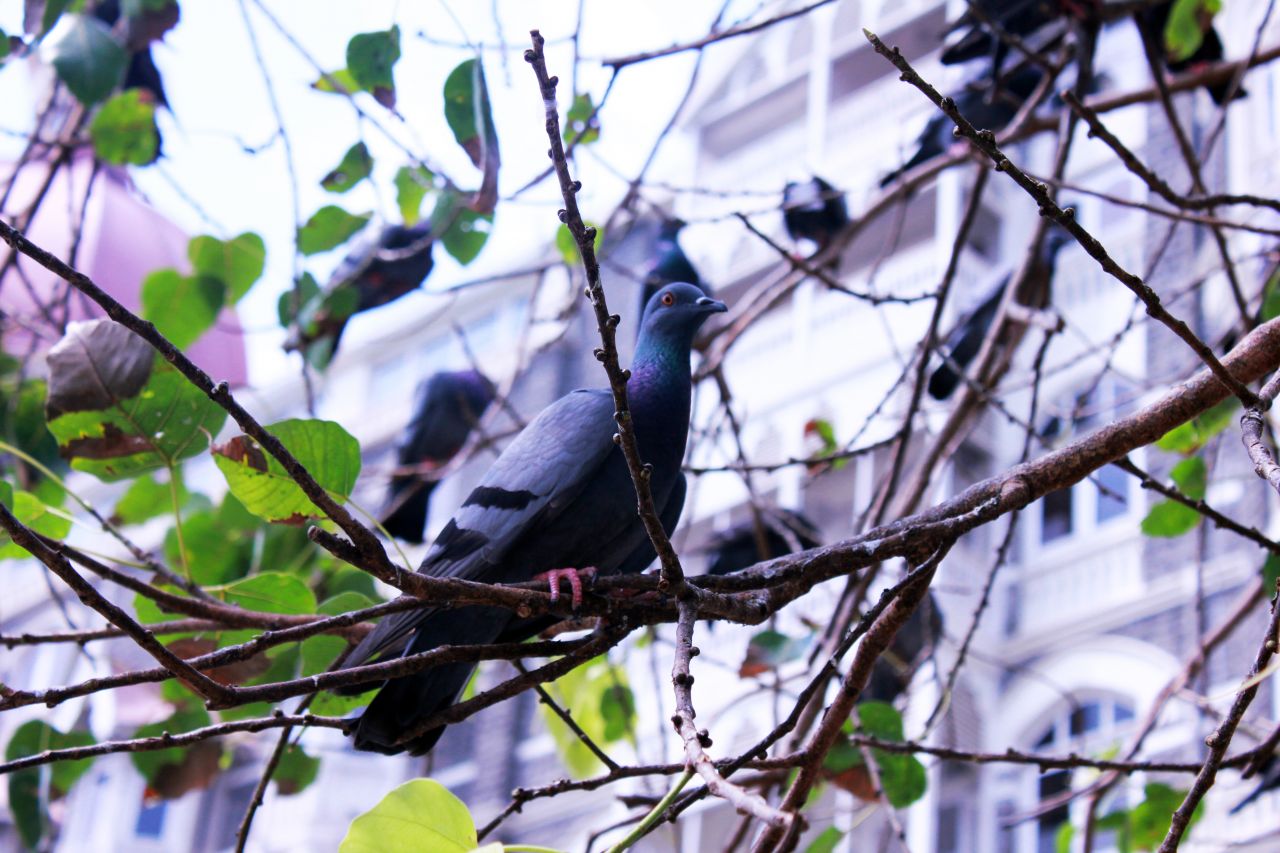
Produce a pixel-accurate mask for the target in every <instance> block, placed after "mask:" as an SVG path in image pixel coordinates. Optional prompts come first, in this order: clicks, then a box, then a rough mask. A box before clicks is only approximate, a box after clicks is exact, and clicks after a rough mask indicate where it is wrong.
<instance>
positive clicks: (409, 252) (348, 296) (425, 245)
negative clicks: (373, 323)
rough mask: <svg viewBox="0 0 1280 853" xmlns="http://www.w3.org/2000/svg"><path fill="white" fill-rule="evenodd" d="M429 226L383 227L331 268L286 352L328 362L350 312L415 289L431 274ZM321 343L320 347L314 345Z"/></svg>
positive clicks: (385, 302) (369, 306)
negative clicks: (320, 292) (310, 309)
mask: <svg viewBox="0 0 1280 853" xmlns="http://www.w3.org/2000/svg"><path fill="white" fill-rule="evenodd" d="M431 246H432V239H431V225H430V223H428V222H421V223H419V224H417V225H414V226H412V227H409V226H405V225H387V226H385V227H384V228H383V229H382V230H381V231H380V232H379V234H378V236H377V238H376V239H374V240H367V241H366V242H364V243H361V244H360V245H359V246H357V247H356V248H355V249H353V250H352V251H351V253H350V254H349V255H347V256H346V258H344V259H343V261H342V263H340V264H338V268H337V269H336V270H334V273H333V275H332V276H331V277H330V278H329V283H328V284H327V285H325V288H324V293H323V294H321V296H320V297H318V299H319V301H318V303H317V307H316V308H315V310H314V311H311V312H308V311H307V310H306V309H305V308H304V310H303V312H302V314H301V315H300V316H299V319H298V324H297V329H296V330H295V332H294V334H293V336H292V337H291V338H290V340H289V341H288V342H287V343H286V344H285V349H286V350H295V349H296V350H303V351H304V352H306V353H307V355H308V358H312V356H313V354H314V358H312V360H313V361H314V362H316V363H319V364H322V365H323V364H327V363H328V362H329V361H330V360H331V359H332V358H333V355H334V354H335V353H336V352H337V351H338V342H339V341H340V340H341V339H342V332H343V330H344V329H345V328H346V326H347V321H348V320H349V319H351V316H352V315H354V314H359V313H360V312H361V311H368V310H370V309H373V308H378V307H380V306H382V305H386V304H387V303H388V302H394V301H395V300H397V299H399V298H400V297H402V296H404V295H405V294H407V293H409V292H410V291H412V290H414V289H416V288H417V287H418V286H419V285H421V284H422V282H423V281H424V280H426V277H427V275H429V274H430V272H431V267H432V260H431ZM317 345H319V347H317Z"/></svg>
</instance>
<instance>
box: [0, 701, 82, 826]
mask: <svg viewBox="0 0 1280 853" xmlns="http://www.w3.org/2000/svg"><path fill="white" fill-rule="evenodd" d="M94 742H95V741H94V739H93V736H92V735H90V734H89V733H88V732H71V733H69V734H63V733H62V732H60V731H58V730H57V729H55V728H53V727H52V726H50V725H49V724H48V723H45V722H43V721H42V720H29V721H28V722H26V723H23V724H22V725H21V726H19V727H18V729H17V730H16V731H15V732H14V733H13V736H12V737H11V738H9V745H8V746H7V747H5V754H4V757H5V760H6V761H13V760H14V759H17V758H25V757H26V756H28V755H35V754H36V753H40V752H44V751H45V750H47V749H68V748H70V747H77V746H91V745H92V744H93V743H94ZM91 764H93V759H92V758H82V759H80V760H78V761H59V762H56V763H54V764H51V765H48V766H47V767H29V768H27V769H26V770H18V771H16V772H14V773H11V774H9V804H8V805H9V812H10V814H11V815H12V817H13V822H14V824H15V825H16V826H17V829H18V835H19V836H20V837H21V838H22V842H23V843H24V844H25V845H26V846H27V847H28V848H30V849H33V850H34V849H36V848H38V847H40V842H41V839H43V838H45V837H46V836H47V835H48V833H49V829H50V822H49V815H48V812H47V809H48V805H49V803H50V802H51V801H53V800H58V799H61V798H62V797H63V796H65V795H66V794H67V792H68V791H70V790H71V786H72V785H74V784H75V783H76V780H77V779H79V778H80V777H81V776H83V775H84V773H85V771H87V770H88V769H89V766H90V765H91Z"/></svg>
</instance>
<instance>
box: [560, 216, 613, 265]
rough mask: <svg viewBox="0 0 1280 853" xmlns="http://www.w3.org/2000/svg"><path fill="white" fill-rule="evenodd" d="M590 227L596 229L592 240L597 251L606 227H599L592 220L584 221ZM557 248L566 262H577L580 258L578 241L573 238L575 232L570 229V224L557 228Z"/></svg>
mask: <svg viewBox="0 0 1280 853" xmlns="http://www.w3.org/2000/svg"><path fill="white" fill-rule="evenodd" d="M583 224H584V225H586V226H587V227H588V228H595V229H596V236H595V239H594V240H592V241H591V243H592V248H593V249H595V250H596V252H599V251H600V243H601V242H603V240H604V229H602V228H597V227H596V226H595V224H594V223H592V222H587V221H584V222H583ZM556 249H558V250H559V252H560V257H562V258H564V262H565V263H566V264H570V265H572V264H576V263H578V260H579V258H580V255H579V254H578V241H577V240H575V239H574V238H573V233H572V232H570V231H569V226H568V225H561V226H560V227H559V228H557V229H556Z"/></svg>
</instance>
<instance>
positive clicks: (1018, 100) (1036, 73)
mask: <svg viewBox="0 0 1280 853" xmlns="http://www.w3.org/2000/svg"><path fill="white" fill-rule="evenodd" d="M1042 76H1043V73H1042V72H1041V71H1040V69H1039V68H1036V67H1034V66H1031V65H1024V66H1023V67H1022V68H1019V69H1018V70H1016V71H1014V72H1013V73H1011V74H1010V75H1009V76H1008V77H1007V78H1006V79H1005V81H1004V85H1003V86H1001V87H1000V90H999V92H998V93H992V92H990V91H989V89H990V86H989V85H982V86H980V87H979V88H975V87H974V84H972V83H971V84H969V85H967V86H965V88H964V89H962V90H961V91H960V92H959V93H958V94H956V95H954V96H953V98H954V100H955V104H956V109H958V110H959V111H960V114H961V115H963V116H964V117H965V118H966V119H968V120H969V123H970V124H972V125H973V126H974V127H976V128H977V129H978V130H990V131H1000V130H1003V129H1004V127H1005V125H1007V124H1008V123H1009V122H1011V121H1013V118H1014V116H1016V115H1017V114H1018V110H1020V109H1021V108H1022V105H1023V104H1024V103H1025V102H1026V100H1027V98H1029V97H1031V93H1032V92H1034V91H1035V90H1036V86H1038V85H1039V84H1040V79H1041V77H1042ZM954 131H955V123H954V122H952V121H951V119H950V118H949V117H948V116H947V115H946V113H942V112H938V113H934V114H933V115H932V116H931V117H930V118H929V121H928V123H926V124H925V126H924V130H922V131H920V136H919V137H918V139H917V142H918V144H919V146H920V147H919V148H918V149H917V150H916V153H915V154H913V155H912V156H911V159H910V160H908V161H907V162H906V163H903V164H902V166H900V167H899V168H897V169H895V170H893V171H892V172H890V173H889V174H887V175H885V176H884V177H883V178H882V179H881V180H880V186H882V187H886V186H888V185H889V184H891V183H893V182H894V181H896V180H897V179H898V178H899V177H901V176H902V175H904V174H906V173H907V172H909V171H911V170H912V169H914V168H915V167H916V166H919V165H920V164H921V163H924V162H926V161H929V160H932V159H933V158H934V157H937V156H939V155H941V154H944V153H945V152H946V151H947V150H948V149H950V148H951V146H952V144H953V143H955V142H956V137H955V133H954Z"/></svg>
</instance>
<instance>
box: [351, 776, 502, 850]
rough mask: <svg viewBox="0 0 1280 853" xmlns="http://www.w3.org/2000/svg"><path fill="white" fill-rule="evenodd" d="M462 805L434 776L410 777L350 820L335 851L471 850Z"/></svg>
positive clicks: (471, 830)
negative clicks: (426, 777) (427, 777)
mask: <svg viewBox="0 0 1280 853" xmlns="http://www.w3.org/2000/svg"><path fill="white" fill-rule="evenodd" d="M477 843H478V842H477V841H476V827H475V823H474V822H473V821H472V819H471V813H470V812H469V811H467V807H466V805H464V804H463V802H462V801H461V800H459V799H458V798H457V797H455V796H454V795H453V794H451V793H450V792H449V790H448V789H447V788H445V787H444V786H443V785H441V784H440V783H439V782H437V781H435V780H434V779H412V780H410V781H408V782H405V783H404V784H403V785H401V786H399V787H398V788H395V789H394V790H392V791H391V793H389V794H387V795H386V796H385V797H383V798H382V800H381V801H379V803H378V804H377V805H376V806H374V807H373V808H372V809H370V810H369V811H367V812H365V813H364V814H362V815H360V816H359V817H358V818H356V819H355V820H354V821H352V822H351V826H350V827H349V828H348V829H347V835H346V837H345V838H343V839H342V844H341V845H339V847H338V851H339V853H471V851H473V850H475V849H476V845H477Z"/></svg>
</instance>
